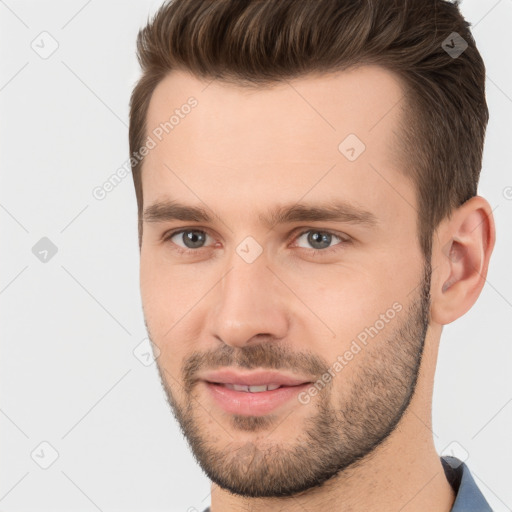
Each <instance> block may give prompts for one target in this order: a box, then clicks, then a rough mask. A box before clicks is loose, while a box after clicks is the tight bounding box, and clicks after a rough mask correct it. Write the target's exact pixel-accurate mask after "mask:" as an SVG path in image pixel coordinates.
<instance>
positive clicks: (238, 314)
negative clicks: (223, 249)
mask: <svg viewBox="0 0 512 512" xmlns="http://www.w3.org/2000/svg"><path fill="white" fill-rule="evenodd" d="M230 263H231V265H230V267H229V271H228V272H227V274H225V275H224V277H223V278H222V280H221V282H220V283H219V284H218V285H217V286H216V287H215V293H214V295H213V300H214V307H212V308H211V310H210V326H211V327H210V329H211V331H210V335H212V336H213V337H215V338H218V339H220V340H221V341H223V342H224V343H225V344H226V345H230V346H232V347H239V348H241V347H243V346H245V345H248V344H254V343H261V340H262V339H276V338H283V337H285V335H286V333H287V330H288V328H289V320H288V311H287V308H286V302H287V300H288V301H289V299H290V298H289V296H286V290H285V289H283V288H284V287H283V284H282V283H281V282H280V281H279V279H277V277H276V276H275V273H274V272H273V271H271V270H270V268H268V266H267V265H268V263H267V260H266V258H264V257H263V255H261V256H260V257H259V258H258V259H257V260H256V261H254V262H252V263H247V262H246V261H244V260H242V259H241V258H239V257H238V256H237V255H235V257H234V258H232V259H231V261H230ZM212 291H213V290H212Z"/></svg>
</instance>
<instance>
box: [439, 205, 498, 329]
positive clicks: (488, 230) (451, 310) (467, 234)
mask: <svg viewBox="0 0 512 512" xmlns="http://www.w3.org/2000/svg"><path fill="white" fill-rule="evenodd" d="M494 242H495V226H494V220H493V217H492V210H491V207H490V205H489V203H488V202H487V201H486V200H485V199H483V198H482V197H480V196H475V197H473V198H471V199H469V200H468V201H466V202H465V203H464V204H463V205H462V206H460V207H459V208H458V209H457V210H455V212H454V213H453V214H452V216H451V217H450V219H448V220H446V221H444V222H443V223H442V225H441V226H440V227H439V229H438V238H437V243H436V244H434V247H433V253H432V259H433V268H436V269H438V272H437V276H436V279H435V280H433V290H432V304H431V317H432V320H433V321H434V322H436V323H439V324H441V325H446V324H449V323H451V322H453V321H454V320H456V319H457V318H459V317H461V316H462V315H464V314H465V313H466V312H467V311H468V310H469V309H470V308H471V307H472V306H473V304H474V303H475V302H476V300H477V299H478V296H479V295H480V292H481V291H482V288H483V286H484V284H485V279H486V277H487V269H488V266H489V260H490V257H491V253H492V250H493V248H494Z"/></svg>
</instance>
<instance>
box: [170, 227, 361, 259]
mask: <svg viewBox="0 0 512 512" xmlns="http://www.w3.org/2000/svg"><path fill="white" fill-rule="evenodd" d="M186 231H198V232H200V233H205V234H206V235H208V234H209V233H208V232H207V231H205V230H203V229H196V228H181V229H177V230H175V231H171V232H170V233H166V234H164V236H163V237H162V240H163V242H169V241H170V239H171V238H172V237H173V236H175V235H178V234H180V233H185V232H186ZM311 231H312V232H317V233H322V234H328V235H332V236H334V237H336V238H339V239H340V240H341V242H339V243H338V244H336V245H334V246H332V247H328V248H327V249H304V247H299V249H303V250H306V251H308V252H309V253H310V254H312V255H313V256H316V255H320V253H322V254H331V253H333V252H336V251H338V250H341V249H342V247H340V246H344V245H346V244H349V243H351V242H352V240H351V239H350V238H349V237H348V235H343V236H342V234H341V233H337V232H336V231H330V230H328V229H314V228H309V229H305V230H303V231H300V232H299V233H297V234H296V235H294V237H293V240H295V239H297V238H300V237H301V236H302V235H305V234H306V233H309V232H311ZM172 243H173V244H174V242H172ZM174 245H175V248H174V250H175V251H176V252H178V253H179V254H192V253H197V252H199V251H200V250H201V249H206V247H199V248H198V249H188V248H184V247H181V246H179V245H176V244H174Z"/></svg>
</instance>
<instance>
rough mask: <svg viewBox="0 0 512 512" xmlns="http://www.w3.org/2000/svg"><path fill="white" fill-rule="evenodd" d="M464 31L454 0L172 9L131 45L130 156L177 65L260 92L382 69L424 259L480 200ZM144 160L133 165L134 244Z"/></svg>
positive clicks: (211, 2)
mask: <svg viewBox="0 0 512 512" xmlns="http://www.w3.org/2000/svg"><path fill="white" fill-rule="evenodd" d="M469 26H470V23H468V22H466V21H465V20H464V18H463V16H462V14H461V12H460V10H459V1H458V0H456V1H455V2H449V1H445V0H430V1H427V0H421V1H415V0H359V1H353V0H170V1H167V2H166V3H164V4H163V5H162V6H161V7H160V9H159V10H158V12H157V13H156V14H155V16H154V17H153V19H152V20H151V21H150V22H148V24H147V26H145V27H144V28H143V29H141V30H140V31H139V34H138V38H137V58H138V60H139V63H140V65H141V67H142V71H143V74H142V76H141V78H140V80H139V81H138V83H137V84H136V86H135V88H134V90H133V92H132V96H131V101H130V128H129V138H130V154H132V155H133V153H134V152H137V151H138V150H139V148H141V147H142V146H143V144H144V141H145V140H146V136H147V134H146V131H147V127H146V117H147V112H148V106H149V102H150V100H151V96H152V93H153V91H154V89H155V87H156V86H157V85H158V83H159V82H160V81H161V80H162V79H163V78H164V77H165V76H166V75H167V74H168V73H169V72H171V71H172V70H174V69H185V70H188V71H189V72H192V73H193V74H194V75H195V76H197V77H199V78H205V79H213V78H215V79H218V80H220V81H224V82H227V83H234V84H236V85H240V86H244V87H249V86H250V87H264V86H265V85H269V84H273V83H276V82H279V81H283V80H287V79H292V78H297V77H301V76H305V75H307V74H310V73H328V72H334V71H339V70H343V69H347V68H349V67H354V66H359V65H364V64H378V65H381V66H383V67H385V68H386V69H388V70H390V71H392V72H395V73H396V75H397V76H398V77H399V78H400V79H401V84H402V86H403V90H404V96H405V97H406V98H407V100H406V101H405V102H403V103H404V105H403V106H402V108H403V112H404V114H403V116H402V117H401V121H400V136H399V137H398V138H397V148H398V150H399V151H398V153H397V150H395V154H398V159H399V162H400V166H401V168H402V171H403V172H404V174H406V175H408V176H409V177H410V178H411V179H412V180H413V183H414V184H415V188H416V194H417V200H418V201H417V202H418V217H417V221H418V236H419V240H420V245H421V248H422V251H423V253H424V254H425V257H430V254H431V248H432V246H431V244H432V234H433V232H434V230H435V228H436V227H437V226H438V224H439V222H440V221H441V220H443V219H444V218H445V217H446V216H447V215H449V214H450V212H451V211H452V209H454V208H457V207H458V206H460V205H461V204H463V203H464V202H465V201H467V200H468V199H469V198H471V197H473V196H475V195H476V193H477V185H478V179H479V176H480V169H481V165H482V152H483V145H484V138H485V130H486V126H487V122H488V118H489V112H488V109H487V103H486V99H485V66H484V63H483V60H482V58H481V56H480V53H479V52H478V50H477V48H476V44H475V41H474V39H473V36H472V35H471V32H470V30H469ZM454 32H456V33H457V34H458V36H460V37H462V38H463V39H464V40H465V42H466V43H467V45H468V46H467V48H466V49H465V51H463V53H462V54H460V55H459V56H457V57H455V56H453V55H452V54H450V53H449V52H448V51H445V49H444V48H446V46H445V45H444V44H443V41H445V40H447V38H449V36H450V37H452V38H453V36H454V35H453V33H454ZM458 36H455V37H458ZM448 41H449V46H454V44H455V43H454V42H453V39H448ZM459 41H461V40H460V39H459ZM142 163H143V160H142V159H141V160H140V161H137V160H135V159H132V173H133V180H134V185H135V191H136V196H137V206H138V212H139V245H140V244H141V243H142V212H143V195H142V182H141V171H142Z"/></svg>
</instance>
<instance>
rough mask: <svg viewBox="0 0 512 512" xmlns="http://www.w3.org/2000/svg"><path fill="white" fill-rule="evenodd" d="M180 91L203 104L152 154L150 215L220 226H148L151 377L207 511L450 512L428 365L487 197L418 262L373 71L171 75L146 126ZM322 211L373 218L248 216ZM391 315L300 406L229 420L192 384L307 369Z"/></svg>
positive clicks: (145, 179) (410, 193) (484, 216)
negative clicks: (218, 373)
mask: <svg viewBox="0 0 512 512" xmlns="http://www.w3.org/2000/svg"><path fill="white" fill-rule="evenodd" d="M191 96H193V97H194V98H196V99H197V101H198V105H197V106H196V107H195V108H194V109H193V110H192V111H191V112H190V114H188V115H187V116H185V117H184V118H183V119H180V123H179V125H177V126H175V127H174V129H173V131H172V132H171V133H170V134H169V135H167V136H165V137H164V138H163V139H162V141H160V142H159V143H158V144H157V145H156V147H155V148H154V149H152V150H151V151H150V152H149V154H148V155H147V156H146V158H145V161H144V170H143V173H142V183H143V195H144V208H145V209H146V208H148V207H149V206H151V205H153V204H155V203H157V202H160V201H165V200H171V199H172V200H175V201H179V202H180V203H184V204H187V205H191V206H200V207H203V208H204V209H206V210H207V211H208V212H209V213H210V214H211V215H212V216H213V217H214V219H213V221H212V222H199V221H195V222H191V221H180V220H167V221H154V220H151V219H150V218H149V217H148V218H146V219H145V221H144V223H143V237H142V246H141V267H140V282H141V294H142V303H143V308H144V317H145V321H146V326H147V329H148V334H149V336H150V338H151V340H152V342H153V343H154V345H155V346H156V347H158V350H159V357H158V358H157V360H156V361H157V366H158V369H159V372H160V376H161V379H162V384H163V386H164V389H165V391H166V393H167V396H168V399H169V403H170V405H171V408H172V411H173V413H174V414H175V416H176V418H177V420H178V422H179V424H180V427H181V428H182V430H183V432H184V434H185V436H186V438H187V440H188V442H189V444H190V446H191V449H192V452H193V453H194V455H195V457H196V459H197V460H198V462H199V463H200V465H201V467H202V468H203V469H204V470H205V472H206V474H207V475H208V476H209V477H210V479H211V480H212V493H211V510H212V512H220V511H223V512H226V511H227V512H230V511H240V510H244V511H245V510H247V511H260V510H261V511H270V512H273V511H281V510H303V509H304V510H308V511H310V512H314V511H317V510H318V511H320V510H322V511H323V510H335V509H336V510H343V511H368V510H381V511H390V512H391V511H393V512H396V511H397V510H401V511H403V512H412V511H415V512H423V511H425V512H426V511H432V510H438V511H445V512H449V511H450V509H451V507H452V505H453V501H454V498H455V495H454V493H453V490H452V489H451V487H450V485H449V483H448V482H447V480H446V478H445V475H444V471H443V468H442V465H441V462H440V459H439V455H438V454H437V452H436V449H435V446H434V443H433V435H432V430H431V428H432V421H431V409H432V407H431V406H432V390H433V381H434V373H435V367H436V360H437V352H438V347H439V341H440V336H441V332H442V326H443V325H445V324H448V323H450V322H452V321H454V320H455V319H457V318H459V317H460V316H462V315H463V314H464V313H466V312H467V311H468V310H469V309H470V308H471V306H472V305H473V304H474V303H475V301H476V300H477V298H478V296H479V294H480V291H481V289H482V287H483V285H484V283H485V277H486V275H487V268H488V264H489V258H490V255H491V252H492V249H493V246H494V240H495V231H494V221H493V217H492V212H491V208H490V206H489V204H488V202H487V201H486V200H485V199H483V198H482V197H479V196H477V197H474V198H472V199H470V200H469V201H467V202H466V203H465V204H464V205H462V206H461V207H460V208H458V209H456V210H454V211H453V212H452V214H451V215H450V216H449V217H448V218H446V219H445V220H443V221H442V222H441V224H440V225H439V226H438V228H437V230H436V232H435V233H434V237H433V249H432V259H431V262H429V261H425V259H424V257H423V254H422V252H421V249H420V245H419V241H418V234H417V231H416V215H417V212H416V209H417V200H416V197H415V189H414V185H413V183H412V182H411V181H410V180H409V179H407V177H406V175H405V174H404V171H403V169H400V168H399V167H398V164H397V161H396V159H395V156H396V155H394V154H393V151H392V148H396V141H395V140H394V139H393V137H394V136H395V135H397V126H398V121H399V119H400V118H399V116H400V115H401V114H402V111H401V109H400V107H399V106H397V105H399V104H400V101H399V100H400V98H402V89H401V85H400V82H399V81H398V79H397V78H396V77H395V75H393V74H392V73H391V72H389V71H387V70H385V69H383V68H381V67H378V66H362V67H359V68H355V69H352V70H348V71H347V70H346V71H343V72H339V73H334V74H329V75H317V76H308V77H303V78H300V79H296V80H293V81H291V82H283V83H280V84H279V85H277V86H274V87H272V88H270V89H269V88H266V89H262V88H259V89H254V90H247V89H242V88H240V87H237V86H234V85H228V84H225V83H221V82H219V81H218V80H214V81H212V82H206V81H202V80H199V79H197V78H195V77H193V76H192V75H190V74H188V73H187V72H185V71H173V72H172V73H170V74H169V75H168V76H167V77H166V78H165V79H164V80H163V81H162V82H161V83H160V84H159V85H158V86H157V88H156V90H155V92H154V94H153V97H152V99H151V103H150V107H149V112H148V118H147V126H148V133H150V131H151V129H152V128H153V127H157V126H158V125H159V124H160V123H161V122H164V121H165V120H167V119H168V118H169V116H170V115H171V114H172V112H173V111H174V110H175V109H176V108H180V106H181V105H183V104H184V103H186V101H187V99H188V98H189V97H191ZM349 133H353V134H356V135H357V137H358V138H359V139H360V140H361V141H363V142H364V144H365V146H366V150H365V151H364V152H363V153H361V154H360V156H359V157H358V158H357V159H356V160H355V161H353V162H351V161H349V160H348V159H347V158H345V156H344V155H342V154H341V153H340V151H339V150H338V145H339V144H340V142H341V141H342V140H343V139H344V138H345V137H346V136H347V135H348V134H349ZM330 200H345V201H349V202H351V203H352V204H355V205H356V206H358V207H359V208H362V209H364V210H366V211H368V212H371V213H372V214H373V215H374V216H375V219H376V223H375V224H374V225H373V226H369V225H365V224H362V223H359V224H358V223H351V222H347V221H343V222H340V221H333V220H329V221H307V222H304V221H299V222H291V223H287V224H282V225H275V226H273V228H271V229H269V228H268V226H266V225H265V224H264V223H263V222H262V220H261V218H260V214H265V213H266V212H267V210H268V209H271V208H273V207H275V206H278V205H279V206H281V205H284V204H295V203H297V202H301V203H307V204H308V205H318V204H321V203H325V202H326V201H330ZM184 228H188V229H190V230H192V231H191V234H192V235H193V234H196V235H199V236H200V235H201V233H203V234H206V236H205V238H204V242H203V243H202V245H201V244H199V245H196V246H193V245H189V246H188V248H190V247H199V249H197V248H192V249H191V250H192V251H196V252H194V253H193V254H192V253H188V254H183V253H180V252H179V251H178V249H179V248H180V247H182V248H183V247H187V245H185V242H184V240H183V237H182V235H181V234H178V235H175V236H173V237H172V238H169V239H167V240H164V235H169V234H170V233H171V231H175V230H178V229H184ZM307 229H309V230H310V231H309V232H308V233H306V234H305V235H301V233H302V232H304V231H306V230H307ZM195 230H199V233H198V232H197V231H195ZM325 230H327V231H329V232H334V233H336V236H333V237H332V238H330V239H329V238H328V240H327V242H326V243H325V244H324V246H325V247H326V248H325V249H324V248H319V247H320V245H312V238H311V237H309V238H308V234H311V233H317V232H318V231H320V233H324V231H325ZM248 236H250V237H252V238H253V239H254V240H255V241H256V242H257V243H258V244H259V246H260V247H261V248H262V249H263V252H262V253H261V254H260V255H259V257H257V258H256V259H255V260H254V261H253V262H252V263H248V262H247V261H245V260H244V259H243V258H241V257H240V255H239V254H238V253H237V251H236V249H237V246H239V244H240V243H241V242H242V241H243V240H244V239H245V238H246V237H248ZM337 236H339V237H341V238H337ZM347 237H348V238H347ZM199 240H201V239H199ZM347 240H349V241H347ZM313 243H314V240H313ZM315 248H317V251H318V252H317V254H315V255H313V249H315ZM330 248H331V249H330ZM329 249H330V250H329ZM333 249H335V250H333ZM251 250H252V249H251ZM322 251H325V252H323V253H322ZM327 251H329V252H327ZM429 263H430V264H431V266H429ZM430 268H431V269H432V271H430ZM393 304H399V305H400V306H401V310H400V311H399V312H397V313H396V315H395V316H394V317H393V319H392V320H389V321H388V322H387V323H386V324H385V326H384V327H383V328H382V329H380V330H379V332H378V334H377V335H375V336H374V337H372V338H371V339H370V340H369V342H368V344H367V345H366V346H364V348H362V350H361V351H360V352H358V353H357V355H356V356H354V357H353V359H351V360H350V361H349V362H348V363H347V364H346V365H345V366H344V367H343V369H342V370H341V371H340V372H338V373H337V374H336V376H335V377H334V378H333V379H332V380H331V382H330V383H329V385H328V386H326V387H325V388H324V389H323V390H321V391H320V392H318V393H317V394H316V395H315V396H312V397H311V400H310V401H309V402H308V403H307V404H303V403H300V401H299V400H290V401H289V402H287V403H286V404H285V405H284V406H282V407H280V408H279V409H277V410H276V411H273V412H272V414H268V415H264V416H242V415H235V414H228V413H226V412H225V411H224V410H223V409H221V408H220V407H219V406H218V405H217V404H216V403H215V402H214V401H213V400H212V398H211V397H210V395H209V394H208V393H207V391H208V390H207V389H205V386H204V384H203V383H201V382H199V381H198V380H197V379H198V376H199V375H200V374H201V373H202V372H205V371H207V370H213V369H217V368H219V367H220V366H221V365H222V366H223V367H226V366H227V367H236V368H238V369H240V368H243V369H244V368H245V369H246V368H262V369H272V368H276V369H278V370H282V371H283V372H286V373H288V374H290V375H301V376H314V377H315V378H317V377H319V376H321V375H322V372H323V371H325V370H326V369H327V368H329V367H332V365H333V364H334V363H335V361H336V360H337V357H338V355H343V354H344V353H345V352H346V351H347V350H348V349H349V348H350V346H351V342H352V341H353V340H354V339H356V337H357V336H358V334H360V333H361V332H362V331H364V329H365V328H366V327H368V326H372V325H375V323H376V321H377V320H379V318H381V317H380V315H382V314H385V313H386V311H388V310H389V309H390V308H392V305H393Z"/></svg>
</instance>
